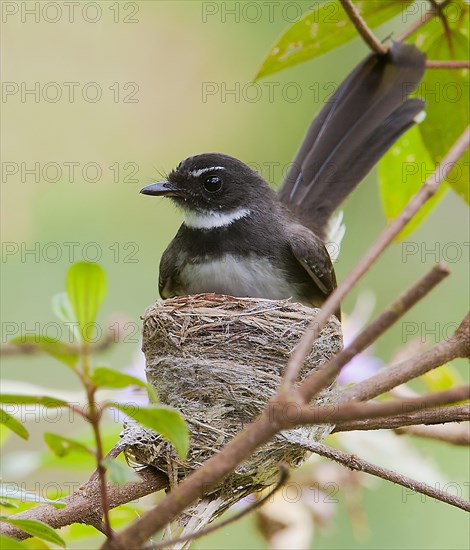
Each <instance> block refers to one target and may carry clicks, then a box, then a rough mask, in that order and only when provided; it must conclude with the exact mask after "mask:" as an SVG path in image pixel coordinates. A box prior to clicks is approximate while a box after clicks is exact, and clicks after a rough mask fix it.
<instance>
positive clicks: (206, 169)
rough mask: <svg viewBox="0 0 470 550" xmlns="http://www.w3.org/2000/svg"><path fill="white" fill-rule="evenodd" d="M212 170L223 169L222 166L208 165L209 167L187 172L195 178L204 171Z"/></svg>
mask: <svg viewBox="0 0 470 550" xmlns="http://www.w3.org/2000/svg"><path fill="white" fill-rule="evenodd" d="M212 170H225V167H224V166H210V167H209V168H199V170H193V171H192V172H189V175H190V176H194V177H195V178H198V177H199V176H201V175H202V174H205V173H206V172H212Z"/></svg>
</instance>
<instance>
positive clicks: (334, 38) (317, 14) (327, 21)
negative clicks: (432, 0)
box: [256, 0, 414, 79]
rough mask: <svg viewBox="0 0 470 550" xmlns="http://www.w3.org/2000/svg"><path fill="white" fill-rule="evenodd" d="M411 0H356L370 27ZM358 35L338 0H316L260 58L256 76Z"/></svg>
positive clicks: (296, 61) (289, 65)
mask: <svg viewBox="0 0 470 550" xmlns="http://www.w3.org/2000/svg"><path fill="white" fill-rule="evenodd" d="M413 1H414V0H360V1H358V2H355V5H356V6H357V8H358V10H359V12H360V13H361V15H362V16H363V17H364V18H365V19H366V21H367V24H368V25H369V27H371V28H374V27H377V26H378V25H381V24H382V23H385V22H386V21H388V20H389V19H391V18H392V17H395V16H396V15H398V14H399V13H400V12H401V11H402V10H404V9H406V8H407V7H408V6H409V5H411V4H412V3H413ZM356 36H358V34H357V31H356V29H355V27H354V25H353V24H352V23H351V21H350V19H349V17H348V16H347V15H346V12H345V11H344V10H343V8H342V7H341V4H340V2H339V0H328V1H323V2H316V3H315V4H314V8H313V9H312V10H311V11H309V12H308V13H307V14H306V15H305V16H304V17H302V18H301V19H300V20H299V21H297V22H295V23H294V24H293V25H292V26H290V27H289V28H288V29H287V31H285V32H284V34H283V35H282V36H281V37H280V38H279V39H278V40H277V41H276V43H275V44H274V46H273V47H272V48H271V50H270V52H269V54H268V55H267V57H266V59H265V60H264V61H263V63H262V65H261V67H260V69H259V70H258V74H257V75H256V79H258V78H261V77H265V76H267V75H269V74H273V73H276V72H278V71H282V70H283V69H286V68H288V67H292V66H293V65H297V64H298V63H302V62H303V61H306V60H307V59H312V58H314V57H317V56H319V55H323V54H324V53H326V52H328V51H330V50H332V49H334V48H337V47H338V46H341V44H344V43H345V42H348V41H349V40H351V39H352V38H355V37H356Z"/></svg>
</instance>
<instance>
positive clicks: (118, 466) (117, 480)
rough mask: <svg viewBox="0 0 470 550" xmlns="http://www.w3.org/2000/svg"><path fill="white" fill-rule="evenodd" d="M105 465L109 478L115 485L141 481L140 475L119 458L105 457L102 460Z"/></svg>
mask: <svg viewBox="0 0 470 550" xmlns="http://www.w3.org/2000/svg"><path fill="white" fill-rule="evenodd" d="M101 463H102V464H103V466H104V467H105V468H106V470H107V472H108V479H109V481H110V482H111V483H113V484H114V485H125V484H126V483H129V482H130V481H139V479H140V478H139V476H138V475H137V474H136V473H135V472H134V470H133V469H132V468H130V467H129V466H128V465H127V464H124V463H123V462H118V461H117V460H114V459H110V458H105V459H103V460H102V461H101Z"/></svg>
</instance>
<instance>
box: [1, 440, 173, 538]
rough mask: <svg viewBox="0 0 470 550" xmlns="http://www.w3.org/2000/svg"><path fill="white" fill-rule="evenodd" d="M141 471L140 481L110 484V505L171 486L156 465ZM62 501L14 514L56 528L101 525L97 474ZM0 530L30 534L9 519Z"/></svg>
mask: <svg viewBox="0 0 470 550" xmlns="http://www.w3.org/2000/svg"><path fill="white" fill-rule="evenodd" d="M115 448H116V447H115ZM138 475H139V477H140V480H139V481H132V482H130V483H128V484H127V485H124V486H117V485H111V484H108V486H107V494H108V496H109V507H110V508H116V507H117V506H121V504H126V503H128V502H132V501H133V500H137V499H139V498H142V497H144V496H146V495H149V494H150V493H154V492H155V491H159V490H161V489H165V488H167V487H168V478H167V477H166V476H165V475H164V474H163V473H161V472H159V471H158V470H156V469H155V468H151V467H148V468H144V469H143V470H141V471H139V472H138ZM61 502H64V503H65V504H66V507H65V508H54V507H52V506H50V505H49V504H44V505H40V506H36V507H35V508H31V509H29V510H26V511H24V512H20V513H19V514H15V515H13V516H11V517H12V518H15V519H35V520H38V521H42V522H44V523H47V524H48V525H50V526H51V527H52V528H53V529H60V528H61V527H65V526H66V525H71V524H72V523H83V524H86V525H93V526H94V527H96V526H101V524H102V507H101V496H100V486H99V483H98V480H97V479H96V475H95V474H93V475H92V476H91V477H90V479H89V480H88V481H87V482H86V483H84V484H83V485H82V486H81V487H80V488H79V489H78V490H77V491H75V492H74V493H72V494H71V495H69V496H68V497H65V498H63V499H61ZM0 532H1V533H2V534H5V535H9V536H10V537H14V538H16V539H18V540H23V539H26V538H28V537H29V536H30V535H28V534H26V533H25V532H24V531H20V530H19V529H17V528H16V527H13V525H8V524H6V523H2V524H0Z"/></svg>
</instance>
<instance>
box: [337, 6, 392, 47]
mask: <svg viewBox="0 0 470 550" xmlns="http://www.w3.org/2000/svg"><path fill="white" fill-rule="evenodd" d="M340 2H341V5H342V6H343V9H344V11H345V12H346V13H347V15H348V17H349V19H350V20H351V23H352V24H353V25H354V26H355V27H356V30H357V32H358V33H359V34H360V35H361V37H362V39H363V40H364V42H365V43H366V44H367V45H368V46H369V48H370V49H371V50H372V51H374V52H376V53H379V54H381V55H385V54H386V53H387V51H388V49H387V48H386V47H385V46H383V45H382V44H381V43H380V42H379V41H378V40H377V38H376V37H375V35H374V33H373V32H372V31H371V30H370V29H369V27H368V26H367V23H366V22H365V21H364V19H363V18H362V17H361V14H360V13H359V11H358V10H357V8H356V6H355V5H354V4H353V3H352V1H351V0H340Z"/></svg>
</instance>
